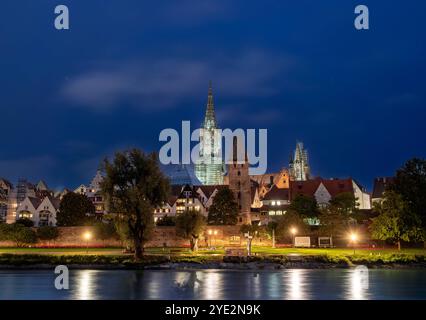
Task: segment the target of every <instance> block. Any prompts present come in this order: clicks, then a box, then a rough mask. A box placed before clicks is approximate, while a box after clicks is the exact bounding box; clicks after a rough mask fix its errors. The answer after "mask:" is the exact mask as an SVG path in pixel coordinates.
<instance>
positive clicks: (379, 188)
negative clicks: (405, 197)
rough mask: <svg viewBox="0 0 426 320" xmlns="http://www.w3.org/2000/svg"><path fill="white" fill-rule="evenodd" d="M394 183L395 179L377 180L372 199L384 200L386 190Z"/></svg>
mask: <svg viewBox="0 0 426 320" xmlns="http://www.w3.org/2000/svg"><path fill="white" fill-rule="evenodd" d="M394 181H395V178H394V177H379V178H375V179H374V185H373V195H372V198H382V197H383V193H384V192H385V190H386V188H388V187H389V186H390V185H391V184H392V183H393V182H394Z"/></svg>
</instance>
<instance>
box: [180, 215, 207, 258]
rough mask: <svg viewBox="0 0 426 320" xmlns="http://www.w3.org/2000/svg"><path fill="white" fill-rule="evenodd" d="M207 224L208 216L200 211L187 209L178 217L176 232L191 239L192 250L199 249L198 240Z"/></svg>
mask: <svg viewBox="0 0 426 320" xmlns="http://www.w3.org/2000/svg"><path fill="white" fill-rule="evenodd" d="M205 226H206V218H205V217H204V216H203V215H202V214H201V213H200V212H199V211H195V210H193V211H190V210H186V211H184V212H183V213H180V214H179V215H178V216H177V218H176V234H177V235H179V236H181V237H183V238H185V239H189V243H190V246H191V250H192V251H197V250H198V240H199V238H200V235H201V234H202V233H203V231H204V228H205Z"/></svg>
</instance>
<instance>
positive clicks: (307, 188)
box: [290, 178, 354, 199]
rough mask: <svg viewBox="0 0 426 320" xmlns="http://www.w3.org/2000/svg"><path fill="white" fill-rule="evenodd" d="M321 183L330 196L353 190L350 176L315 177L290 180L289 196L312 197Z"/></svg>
mask: <svg viewBox="0 0 426 320" xmlns="http://www.w3.org/2000/svg"><path fill="white" fill-rule="evenodd" d="M321 183H322V184H323V185H324V187H325V188H326V189H327V191H328V193H330V196H331V197H335V196H336V195H338V194H340V193H344V192H350V193H353V192H354V188H353V180H352V179H351V178H347V179H323V178H316V179H313V180H306V181H291V182H290V189H291V191H290V192H291V198H292V199H294V198H295V197H296V196H297V195H298V194H303V195H305V196H308V197H314V196H315V192H316V191H317V189H318V187H319V186H320V184H321Z"/></svg>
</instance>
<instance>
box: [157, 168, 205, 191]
mask: <svg viewBox="0 0 426 320" xmlns="http://www.w3.org/2000/svg"><path fill="white" fill-rule="evenodd" d="M160 168H161V171H162V172H163V173H164V174H165V175H166V176H167V177H168V178H169V180H170V184H171V185H172V186H183V185H185V184H189V185H200V184H201V182H200V180H198V178H197V176H196V175H195V173H194V166H193V165H190V164H168V165H161V164H160Z"/></svg>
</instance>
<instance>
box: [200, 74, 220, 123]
mask: <svg viewBox="0 0 426 320" xmlns="http://www.w3.org/2000/svg"><path fill="white" fill-rule="evenodd" d="M203 127H204V128H205V129H216V128H217V122H216V115H215V112H214V104H213V89H212V82H211V81H210V82H209V93H208V97H207V108H206V116H205V118H204V125H203Z"/></svg>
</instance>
